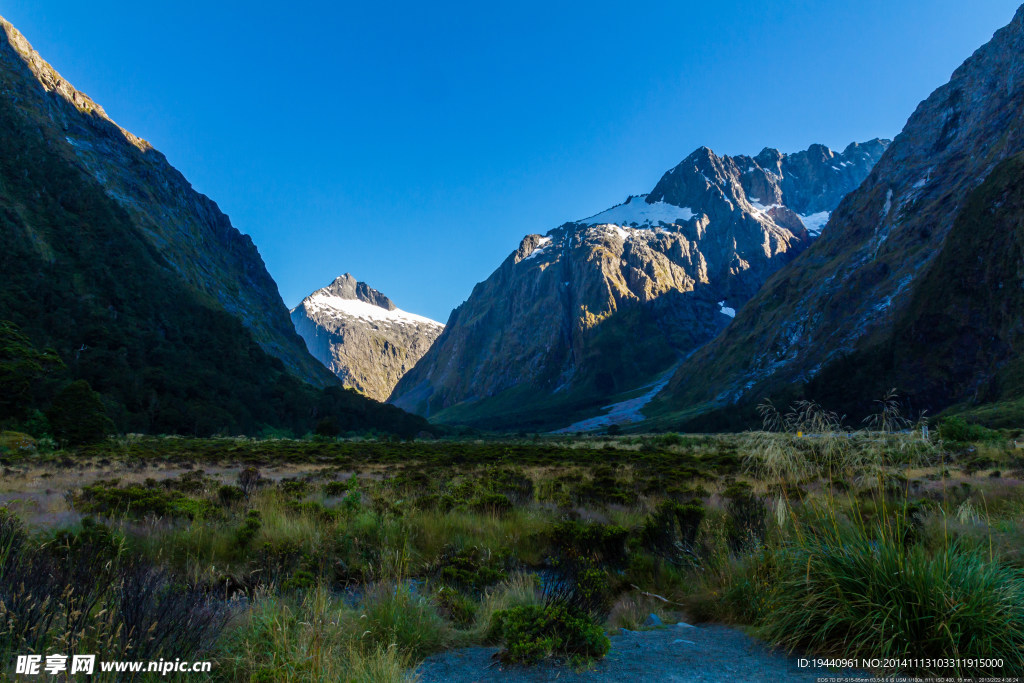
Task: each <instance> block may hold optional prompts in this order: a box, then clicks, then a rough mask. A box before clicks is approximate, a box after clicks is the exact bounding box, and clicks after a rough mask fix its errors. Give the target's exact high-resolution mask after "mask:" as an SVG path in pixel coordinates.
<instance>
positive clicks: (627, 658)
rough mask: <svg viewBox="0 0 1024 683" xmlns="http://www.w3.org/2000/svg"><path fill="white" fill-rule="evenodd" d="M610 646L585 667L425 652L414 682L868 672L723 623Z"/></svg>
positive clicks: (637, 634)
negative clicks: (786, 649) (819, 662)
mask: <svg viewBox="0 0 1024 683" xmlns="http://www.w3.org/2000/svg"><path fill="white" fill-rule="evenodd" d="M611 641H612V649H611V652H609V653H608V656H607V657H605V658H604V659H603V660H601V661H600V662H598V663H596V664H594V665H593V666H591V667H590V668H587V669H582V670H576V669H574V668H572V667H571V666H570V665H568V664H561V663H549V664H544V665H541V666H536V667H530V668H527V667H521V666H513V665H505V664H502V663H501V662H500V661H498V659H497V658H496V657H495V654H496V653H497V651H498V649H497V648H494V647H472V648H466V649H463V650H453V651H449V652H445V653H442V654H438V655H435V656H433V657H430V658H428V659H427V660H426V661H424V662H423V664H422V665H421V666H420V668H419V670H418V674H419V681H420V683H435V682H436V683H441V682H442V681H443V682H444V683H471V682H476V681H512V682H515V683H520V682H521V683H527V682H531V683H532V682H534V681H536V682H538V683H540V682H546V681H553V680H557V681H565V682H566V683H572V682H574V681H669V682H673V683H704V682H710V681H747V682H749V683H755V682H758V681H765V682H777V681H817V680H820V679H821V678H823V677H837V676H843V677H868V674H864V673H862V672H853V671H834V670H830V669H818V668H810V667H808V668H801V667H800V666H799V665H798V659H797V658H796V657H791V656H788V655H786V654H784V653H780V652H777V651H773V650H771V649H769V648H768V647H767V646H766V645H764V644H763V643H761V642H759V641H757V640H755V639H754V638H751V637H750V636H748V635H746V634H744V633H743V632H741V631H738V630H736V629H732V628H728V627H725V626H699V627H694V626H689V625H686V624H679V625H673V626H667V627H662V628H655V629H651V630H645V631H623V632H622V633H621V634H620V635H615V636H612V637H611Z"/></svg>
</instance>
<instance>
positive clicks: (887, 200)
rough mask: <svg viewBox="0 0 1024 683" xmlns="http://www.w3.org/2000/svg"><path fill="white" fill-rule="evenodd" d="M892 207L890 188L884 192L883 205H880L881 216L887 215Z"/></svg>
mask: <svg viewBox="0 0 1024 683" xmlns="http://www.w3.org/2000/svg"><path fill="white" fill-rule="evenodd" d="M890 209H892V188H889V191H888V192H886V193H885V206H883V207H882V218H885V217H886V216H888V215H889V210H890Z"/></svg>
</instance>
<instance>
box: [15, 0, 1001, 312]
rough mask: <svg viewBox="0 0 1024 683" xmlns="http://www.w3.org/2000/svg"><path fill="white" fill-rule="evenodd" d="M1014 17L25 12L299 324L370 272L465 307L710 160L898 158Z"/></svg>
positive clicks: (928, 9) (940, 4) (831, 11)
mask: <svg viewBox="0 0 1024 683" xmlns="http://www.w3.org/2000/svg"><path fill="white" fill-rule="evenodd" d="M1015 9H1016V2H1015V1H1007V0H972V2H970V3H967V2H963V0H929V1H927V2H926V1H922V0H887V1H884V2H883V1H881V0H862V1H852V0H851V1H848V2H834V1H825V0H821V1H818V0H815V1H811V0H804V1H793V2H764V0H758V1H756V2H755V1H748V0H719V1H711V0H708V1H706V2H703V3H687V2H661V3H648V2H642V1H638V2H632V3H609V2H600V1H594V2H586V3H560V2H551V1H550V0H549V1H548V2H531V1H520V2H511V3H503V2H493V3H486V2H474V3H466V2H458V3H453V2H436V3H422V2H421V3H405V2H390V3H359V4H355V3H346V2H312V1H309V0H292V1H291V2H287V3H280V2H258V1H252V0H250V1H245V2H242V1H236V0H206V1H205V2H196V1H194V0H179V1H177V2H168V1H162V0H156V1H154V2H138V1H133V2H127V1H125V0H90V2H82V1H81V0H0V14H2V15H4V16H5V17H6V18H7V19H8V20H10V21H12V22H13V23H14V24H15V26H17V27H18V28H19V29H20V30H21V31H22V32H23V33H24V34H25V35H26V37H27V38H28V39H29V40H30V41H31V42H32V43H33V45H34V46H35V47H36V49H38V50H39V51H40V52H41V53H42V55H43V57H44V58H46V59H47V60H48V61H50V63H51V64H53V65H54V67H55V68H56V69H57V70H58V71H60V72H61V73H62V74H63V75H64V76H65V77H66V78H68V79H69V80H70V81H72V82H73V83H74V84H75V85H76V86H77V87H78V88H79V89H81V90H83V91H84V92H86V93H88V94H89V95H90V96H92V97H93V98H94V99H95V100H97V101H98V102H99V103H100V104H102V105H103V106H104V108H105V109H106V110H107V112H108V113H109V114H110V115H111V117H112V118H114V119H115V120H116V121H117V122H118V123H120V124H121V125H122V126H124V127H126V128H128V129H129V130H131V131H133V132H135V133H136V134H138V135H141V136H142V137H144V138H146V139H148V140H149V141H150V142H152V143H153V144H154V145H155V146H156V147H157V148H158V149H160V150H161V151H162V152H164V153H165V154H166V155H167V157H168V159H169V160H170V161H171V163H172V164H174V165H175V166H176V167H177V168H178V169H180V170H181V171H182V172H183V173H184V174H185V176H186V177H187V178H189V180H190V181H191V182H192V184H193V185H194V186H195V187H196V188H197V189H198V190H200V191H201V192H204V193H206V194H208V195H209V196H211V197H212V198H213V199H214V200H216V201H217V202H218V204H219V205H220V207H221V208H222V209H223V210H224V211H225V212H226V213H228V214H229V215H230V216H231V219H232V222H233V223H234V225H235V227H237V228H238V229H239V230H242V231H243V232H246V233H248V234H250V235H251V236H252V238H253V240H254V241H255V242H256V244H257V246H258V247H259V249H260V252H261V253H262V255H263V258H264V260H265V261H266V263H267V267H268V268H269V270H270V273H271V275H273V276H274V278H275V279H276V280H277V283H278V286H279V288H280V290H281V295H282V297H283V298H284V300H285V303H286V304H288V305H289V306H294V305H295V304H296V303H298V302H299V301H300V300H301V299H302V297H303V296H304V295H306V294H308V293H309V292H311V291H312V290H314V289H316V288H318V287H321V286H323V285H325V284H327V283H328V282H330V280H331V279H333V278H334V277H335V276H336V275H340V274H341V273H344V272H351V273H352V274H354V275H355V276H356V277H358V278H359V279H361V280H365V281H366V282H368V283H370V284H371V285H372V286H374V287H376V288H378V289H380V290H382V291H383V292H385V293H386V294H388V295H389V296H390V297H391V298H392V299H394V300H395V302H396V303H397V304H398V305H399V306H400V307H402V308H405V309H407V310H410V311H414V312H417V313H421V314H423V315H428V316H430V317H433V318H436V319H439V320H441V321H445V320H447V317H448V313H449V312H450V311H451V309H452V308H453V307H455V306H457V305H458V304H459V303H461V302H462V301H463V300H465V299H466V297H468V296H469V294H470V292H471V291H472V288H473V285H474V284H475V283H477V282H478V281H480V280H483V279H484V278H486V277H487V276H488V275H489V274H490V272H491V271H492V270H494V268H495V267H496V266H497V265H498V264H499V263H500V262H501V261H502V260H503V259H504V258H505V257H506V256H507V255H508V254H509V253H510V252H511V251H512V250H514V249H515V248H516V247H517V246H518V244H519V240H520V239H521V238H522V237H523V236H524V235H526V234H529V233H534V232H538V233H544V232H547V231H548V230H549V229H551V228H553V227H556V226H557V225H559V224H561V223H562V222H564V221H566V220H571V219H574V218H582V217H585V216H589V215H591V214H594V213H596V212H598V211H601V210H602V209H605V208H607V207H609V206H611V205H613V204H616V203H618V202H621V201H622V200H623V199H625V197H626V195H627V194H630V193H633V194H636V193H641V192H647V191H649V190H650V189H651V188H652V187H653V186H654V184H655V183H656V182H657V180H658V178H659V177H660V175H661V174H662V173H663V172H664V171H665V170H667V169H668V168H670V167H672V166H674V165H675V164H676V163H678V162H679V161H680V160H681V159H682V158H684V157H685V156H686V155H687V154H689V153H690V152H691V151H692V150H693V149H694V148H696V147H698V146H700V145H708V146H709V147H711V148H712V149H714V150H715V151H716V152H719V153H726V154H740V153H746V154H753V153H756V152H758V151H759V150H760V149H761V148H763V147H765V146H772V147H778V148H780V149H782V150H783V151H796V150H799V149H804V148H806V147H807V146H808V145H809V144H811V143H815V142H822V143H825V144H827V145H829V146H832V147H834V148H842V147H844V146H845V145H846V144H847V143H849V142H850V141H853V140H866V139H870V138H873V137H879V136H880V137H892V136H894V135H895V134H896V133H898V132H899V130H900V129H901V128H902V126H903V123H904V122H905V121H906V119H907V117H908V116H909V115H910V113H911V112H912V111H913V109H914V108H915V107H916V106H917V104H918V103H919V102H920V101H921V100H922V99H924V98H925V97H926V96H927V95H928V94H929V93H930V92H931V91H932V90H933V89H934V88H936V87H937V86H939V85H941V84H942V83H944V82H945V81H946V80H947V79H948V78H949V75H950V73H952V71H953V69H955V68H956V66H958V65H959V64H960V63H961V62H962V61H963V60H964V59H965V58H966V57H967V56H968V55H970V54H971V53H972V52H973V51H974V50H975V49H976V48H978V47H980V46H981V45H982V44H983V43H984V42H986V41H987V40H988V39H989V38H990V37H991V35H992V33H993V31H995V30H996V29H997V28H999V27H1001V26H1003V25H1004V24H1006V23H1008V22H1009V20H1010V19H1011V18H1012V16H1013V12H1014V10H1015Z"/></svg>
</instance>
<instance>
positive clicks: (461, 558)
mask: <svg viewBox="0 0 1024 683" xmlns="http://www.w3.org/2000/svg"><path fill="white" fill-rule="evenodd" d="M500 560H501V558H500V557H495V556H493V555H491V553H490V552H488V551H486V550H485V549H482V548H479V547H477V546H473V547H471V548H463V549H461V550H458V551H455V550H452V549H450V548H446V549H445V551H444V552H443V553H442V555H441V559H440V563H441V565H442V566H441V571H440V573H439V576H440V580H441V582H442V583H444V584H445V585H448V586H454V587H455V588H461V589H462V590H467V591H473V592H478V591H481V590H483V589H484V588H487V587H488V586H492V585H494V584H496V583H498V582H499V581H504V580H505V579H506V578H508V574H507V573H506V572H505V570H504V569H503V568H502V567H501V566H498V565H499V563H500Z"/></svg>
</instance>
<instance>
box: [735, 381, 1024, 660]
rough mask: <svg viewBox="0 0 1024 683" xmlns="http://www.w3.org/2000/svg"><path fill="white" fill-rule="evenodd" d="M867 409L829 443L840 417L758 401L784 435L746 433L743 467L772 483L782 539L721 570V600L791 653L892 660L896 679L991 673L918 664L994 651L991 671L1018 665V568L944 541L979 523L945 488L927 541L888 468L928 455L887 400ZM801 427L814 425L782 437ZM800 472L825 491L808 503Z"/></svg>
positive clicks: (1023, 582) (1021, 591) (1023, 588)
mask: <svg viewBox="0 0 1024 683" xmlns="http://www.w3.org/2000/svg"><path fill="white" fill-rule="evenodd" d="M877 407H878V411H877V413H876V414H874V415H872V416H869V417H868V418H867V419H866V420H865V421H864V424H865V426H866V428H867V431H862V432H859V433H853V432H850V433H848V434H841V435H840V434H839V433H838V431H837V432H833V433H831V434H830V433H829V432H827V431H825V430H827V429H830V428H831V429H836V428H837V427H839V426H840V425H841V424H842V420H841V419H840V418H838V417H837V416H835V415H834V414H832V413H828V412H827V411H824V410H823V409H821V407H820V406H817V405H816V404H814V403H811V402H806V401H805V402H801V403H798V404H796V405H795V406H794V408H793V409H792V410H790V412H788V413H786V414H785V415H783V414H781V413H779V412H778V411H776V410H775V409H774V407H773V406H771V405H770V404H765V405H763V406H762V411H761V412H762V416H763V417H764V419H765V429H766V430H767V429H779V430H783V435H781V436H777V435H775V434H766V435H765V436H763V437H761V438H760V440H758V439H755V440H754V441H753V444H754V445H755V446H757V445H759V446H760V448H757V449H754V450H752V452H751V453H750V455H749V456H748V458H747V463H746V464H747V469H748V472H751V473H753V474H755V476H758V475H759V476H762V477H765V478H768V479H775V480H776V482H777V487H778V490H779V491H780V492H781V494H780V496H779V499H778V501H777V503H776V512H777V515H776V522H777V526H778V528H779V530H780V533H779V534H777V535H776V536H775V540H774V542H773V543H772V544H771V545H770V546H768V547H766V548H764V549H762V550H761V552H757V553H753V554H750V555H747V556H745V557H739V558H736V560H734V561H733V562H732V563H731V565H730V566H731V573H730V575H729V576H727V577H726V580H725V581H724V582H723V583H724V584H725V585H724V587H723V589H722V592H721V596H722V597H721V602H720V604H722V605H723V606H725V607H727V608H728V607H729V606H730V605H731V606H733V608H735V609H736V610H738V611H739V613H740V614H741V617H740V618H741V620H744V621H746V622H747V623H753V624H755V625H757V626H759V627H760V631H761V633H762V635H764V636H765V637H766V638H768V639H769V640H771V641H772V642H773V643H775V644H777V645H780V646H782V647H784V648H786V649H788V650H789V651H795V650H802V651H809V652H813V653H815V654H822V655H835V656H841V657H856V658H863V659H869V660H871V659H882V660H884V659H885V658H894V659H896V660H905V663H901V664H897V665H896V666H895V667H894V669H895V670H899V671H901V672H913V673H921V674H939V675H951V674H952V673H955V674H956V675H966V676H976V675H979V674H987V673H994V672H995V669H992V668H990V669H986V668H984V667H979V666H973V665H971V664H970V663H969V662H961V666H960V668H959V669H956V670H955V671H954V670H953V668H950V667H943V666H941V665H931V664H928V663H927V661H924V662H921V661H920V660H928V659H929V658H932V659H945V658H954V659H956V658H960V659H961V660H963V659H968V660H969V659H971V658H980V659H986V658H991V657H1001V658H1002V659H1003V665H1004V666H1003V668H1002V669H1000V671H1006V672H1018V673H1019V672H1021V671H1024V572H1022V571H1021V570H1020V569H1018V568H1016V567H1013V566H1011V565H1009V564H1007V563H1006V562H1004V561H1003V560H1002V559H1001V558H1000V556H999V555H997V554H996V553H995V552H993V550H992V545H991V543H990V544H989V545H988V547H987V548H984V547H982V545H981V544H978V543H975V544H973V545H970V544H968V545H965V544H963V543H960V542H958V541H957V540H956V539H955V538H951V537H950V535H949V523H950V520H952V521H953V522H956V521H957V520H958V519H959V521H960V523H961V524H963V523H966V522H965V520H967V521H973V522H975V523H978V524H980V516H979V514H978V512H977V510H976V509H975V508H974V507H973V506H971V505H970V504H969V503H967V502H962V501H960V502H959V504H958V501H957V500H953V499H951V498H950V494H949V493H948V491H947V488H946V486H945V484H943V488H942V489H941V494H940V495H941V496H942V500H928V501H925V503H926V504H927V506H928V507H929V509H935V510H937V511H938V512H937V514H938V515H939V517H941V520H942V522H941V536H935V537H934V538H932V537H929V531H930V530H929V529H926V528H924V527H923V525H922V519H921V516H920V515H921V510H922V502H921V501H916V502H915V501H912V500H911V494H910V490H909V485H908V484H907V482H906V477H905V476H904V475H903V474H902V473H901V472H900V471H899V469H898V468H900V467H901V466H904V465H907V464H910V463H912V462H920V461H921V460H922V459H924V458H927V457H928V456H929V455H930V453H931V449H932V445H931V444H929V443H926V442H923V439H921V438H920V437H917V436H916V435H915V433H914V432H909V433H908V432H905V431H904V430H906V429H907V428H908V427H909V426H910V422H909V421H908V420H907V419H905V418H904V417H903V416H902V415H901V414H900V410H899V399H898V397H897V396H896V394H895V393H894V392H889V393H888V394H887V395H886V396H885V398H883V399H882V400H880V401H878V402H877ZM801 428H802V429H808V428H810V429H815V430H821V431H818V432H816V433H812V438H810V439H808V438H806V437H807V434H802V435H801V434H800V433H799V432H798V433H797V438H793V434H792V432H793V430H801ZM830 441H833V442H834V443H832V444H829V442H830ZM812 474H813V475H816V476H820V477H822V479H823V482H824V484H825V487H824V489H823V492H822V495H821V496H820V497H819V496H814V495H812V494H808V493H807V489H806V487H805V486H803V485H802V482H801V479H802V478H803V480H804V482H806V481H807V479H806V477H807V476H808V475H812ZM873 481H874V482H875V485H870V484H871V483H872V482H873ZM858 485H860V486H862V489H861V491H860V495H857V496H854V495H853V494H852V493H851V492H850V489H851V486H858ZM836 491H840V492H842V491H846V492H847V493H846V495H842V494H840V495H837V494H836ZM954 510H955V512H954ZM986 551H987V552H986ZM744 606H746V607H748V608H749V609H746V610H745V608H744ZM882 666H883V667H884V666H885V665H884V664H883V665H882Z"/></svg>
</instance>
